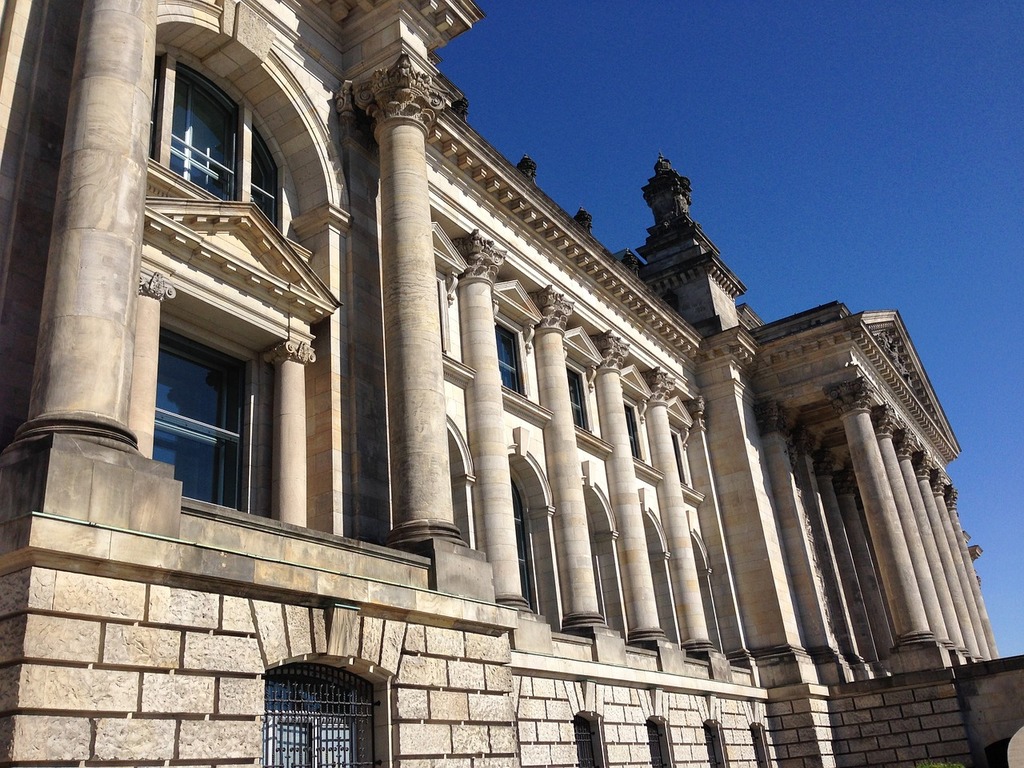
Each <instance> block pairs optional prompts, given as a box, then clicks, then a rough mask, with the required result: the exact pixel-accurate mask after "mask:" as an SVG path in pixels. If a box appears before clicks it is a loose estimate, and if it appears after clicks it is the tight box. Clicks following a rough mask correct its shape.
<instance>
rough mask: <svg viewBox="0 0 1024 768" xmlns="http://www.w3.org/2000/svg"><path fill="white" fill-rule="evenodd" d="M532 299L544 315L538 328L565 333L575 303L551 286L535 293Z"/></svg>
mask: <svg viewBox="0 0 1024 768" xmlns="http://www.w3.org/2000/svg"><path fill="white" fill-rule="evenodd" d="M532 298H533V303H534V304H536V305H537V309H539V310H540V313H541V315H543V317H542V318H541V321H540V322H539V323H537V328H538V329H542V328H550V329H552V330H555V331H561V332H562V333H564V332H565V324H566V323H567V322H568V321H569V316H570V315H571V314H572V308H573V303H572V302H571V301H569V299H567V298H565V294H564V293H561V292H560V291H556V290H555V286H553V285H549V286H548V287H547V288H541V289H540V290H539V291H536V292H535V293H533V294H532Z"/></svg>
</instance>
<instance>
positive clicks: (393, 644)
mask: <svg viewBox="0 0 1024 768" xmlns="http://www.w3.org/2000/svg"><path fill="white" fill-rule="evenodd" d="M404 639H405V622H402V621H386V622H384V635H383V637H381V642H380V666H381V668H383V669H386V670H388V671H389V672H395V671H396V670H397V669H398V660H399V659H400V658H401V656H402V641H403V640H404Z"/></svg>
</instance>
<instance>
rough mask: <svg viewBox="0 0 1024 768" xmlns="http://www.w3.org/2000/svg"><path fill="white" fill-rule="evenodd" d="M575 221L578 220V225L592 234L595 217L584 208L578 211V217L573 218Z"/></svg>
mask: <svg viewBox="0 0 1024 768" xmlns="http://www.w3.org/2000/svg"><path fill="white" fill-rule="evenodd" d="M573 219H575V220H576V223H577V224H579V225H580V226H581V227H583V228H584V229H585V230H587V232H590V231H591V230H592V229H593V228H594V217H593V216H591V215H590V211H588V210H587V209H586V208H583V207H582V206H581V207H580V209H579V210H578V211H576V215H575V216H573Z"/></svg>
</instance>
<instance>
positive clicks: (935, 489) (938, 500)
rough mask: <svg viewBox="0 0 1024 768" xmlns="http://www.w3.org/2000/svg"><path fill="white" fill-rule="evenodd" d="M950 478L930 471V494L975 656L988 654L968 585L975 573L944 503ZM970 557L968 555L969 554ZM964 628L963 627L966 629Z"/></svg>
mask: <svg viewBox="0 0 1024 768" xmlns="http://www.w3.org/2000/svg"><path fill="white" fill-rule="evenodd" d="M948 484H949V478H948V477H946V475H945V473H944V472H943V471H942V470H941V469H938V468H936V469H933V470H932V474H931V488H932V496H933V497H934V499H935V509H936V511H937V512H938V513H939V517H940V518H941V520H942V527H943V530H944V531H945V532H946V540H947V541H948V542H949V550H950V552H951V554H952V556H953V567H954V568H955V569H956V574H957V578H959V579H960V591H961V592H962V593H963V596H964V603H966V605H967V615H968V616H969V617H970V622H971V623H970V631H971V633H972V634H973V635H974V641H975V645H976V646H977V649H978V654H979V656H978V658H981V659H987V658H990V656H989V652H988V642H987V641H986V640H985V630H984V627H983V625H982V623H981V612H980V611H979V610H978V604H977V602H975V599H974V590H973V589H971V582H972V581H974V582H975V584H977V579H975V578H973V577H974V568H973V567H972V568H971V570H970V572H968V570H967V564H966V563H965V562H964V556H965V555H966V554H967V552H966V550H967V543H966V542H965V541H964V537H963V532H962V531H961V530H960V525H959V521H954V520H953V516H952V515H951V514H950V513H949V509H947V507H946V495H945V492H946V486H947V485H948ZM968 560H969V556H968ZM965 631H966V630H965Z"/></svg>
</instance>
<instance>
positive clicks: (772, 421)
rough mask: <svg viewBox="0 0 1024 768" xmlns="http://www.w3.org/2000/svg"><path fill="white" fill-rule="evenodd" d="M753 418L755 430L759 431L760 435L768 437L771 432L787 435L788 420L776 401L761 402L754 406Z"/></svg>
mask: <svg viewBox="0 0 1024 768" xmlns="http://www.w3.org/2000/svg"><path fill="white" fill-rule="evenodd" d="M754 418H755V419H757V428H758V429H759V430H761V434H762V435H770V434H772V433H773V432H778V433H779V434H781V435H788V434H789V420H788V419H787V418H786V412H785V410H783V408H782V406H781V405H780V404H779V402H778V401H777V400H762V401H761V402H760V403H757V404H756V405H754Z"/></svg>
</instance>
